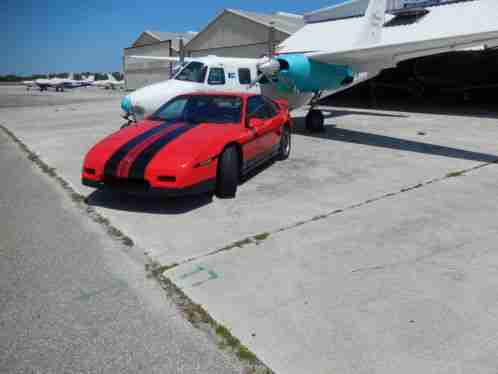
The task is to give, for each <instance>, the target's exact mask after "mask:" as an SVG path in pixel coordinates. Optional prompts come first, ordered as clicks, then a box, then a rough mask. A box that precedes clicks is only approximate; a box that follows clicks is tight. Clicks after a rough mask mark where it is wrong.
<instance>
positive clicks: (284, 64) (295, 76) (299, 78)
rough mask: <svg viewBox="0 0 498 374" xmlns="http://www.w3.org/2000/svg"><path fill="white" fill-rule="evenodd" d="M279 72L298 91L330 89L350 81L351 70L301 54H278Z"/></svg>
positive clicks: (351, 76)
mask: <svg viewBox="0 0 498 374" xmlns="http://www.w3.org/2000/svg"><path fill="white" fill-rule="evenodd" d="M276 58H277V60H278V62H279V63H280V72H279V74H280V75H281V76H282V77H285V78H286V79H287V80H290V81H292V82H293V83H294V85H295V87H296V88H297V89H298V90H299V91H300V92H316V91H323V90H332V89H337V88H340V87H341V86H343V85H345V84H348V83H351V82H352V80H353V71H352V70H351V68H350V67H348V66H343V65H332V64H325V63H321V62H318V61H314V60H311V59H309V58H308V57H306V56H305V55H303V54H289V55H280V56H277V57H276Z"/></svg>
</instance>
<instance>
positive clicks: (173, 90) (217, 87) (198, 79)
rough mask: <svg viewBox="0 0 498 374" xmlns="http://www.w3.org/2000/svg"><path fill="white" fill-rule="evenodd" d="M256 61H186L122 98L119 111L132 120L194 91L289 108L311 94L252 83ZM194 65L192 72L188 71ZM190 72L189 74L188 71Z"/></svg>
mask: <svg viewBox="0 0 498 374" xmlns="http://www.w3.org/2000/svg"><path fill="white" fill-rule="evenodd" d="M260 61H261V60H260V59H246V58H224V57H216V56H208V57H202V58H199V59H195V60H193V59H192V60H190V62H189V63H188V64H186V65H185V67H183V69H182V70H180V71H179V72H178V73H177V74H176V75H175V76H174V77H173V78H171V79H169V80H166V81H163V82H159V83H155V84H152V85H150V86H146V87H143V88H140V89H138V90H136V91H134V92H132V93H130V94H129V95H128V96H126V97H125V98H124V99H123V102H122V108H123V110H124V111H125V112H127V114H132V117H133V118H134V119H135V120H141V119H142V118H144V117H145V116H148V115H150V114H152V113H154V112H155V111H156V110H157V109H158V108H159V107H160V106H161V105H163V104H165V103H166V102H168V101H169V100H171V99H173V98H174V97H176V96H178V95H183V94H188V93H194V92H216V91H219V92H251V93H257V94H263V95H265V96H268V97H270V98H273V99H282V98H284V99H287V100H288V101H289V106H290V107H291V108H297V107H300V106H303V105H306V104H307V102H308V101H309V100H310V98H311V96H312V95H311V94H298V93H296V92H293V91H289V92H282V91H281V90H278V89H277V87H276V86H275V85H274V84H272V83H266V84H263V83H255V84H254V83H253V81H255V79H256V78H257V76H258V68H257V64H258V62H260ZM192 64H196V65H195V67H196V69H193V68H190V67H191V66H193V65H192ZM188 69H191V70H192V71H189V70H188Z"/></svg>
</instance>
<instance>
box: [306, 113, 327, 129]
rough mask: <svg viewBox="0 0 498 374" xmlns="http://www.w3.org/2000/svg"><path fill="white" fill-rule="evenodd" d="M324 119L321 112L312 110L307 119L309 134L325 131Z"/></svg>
mask: <svg viewBox="0 0 498 374" xmlns="http://www.w3.org/2000/svg"><path fill="white" fill-rule="evenodd" d="M324 121H325V120H324V117H323V113H322V111H321V110H318V109H311V110H310V111H309V112H308V114H307V115H306V118H305V123H306V130H308V131H309V132H323V131H325V126H324Z"/></svg>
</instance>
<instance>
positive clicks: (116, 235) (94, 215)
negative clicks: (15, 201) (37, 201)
mask: <svg viewBox="0 0 498 374" xmlns="http://www.w3.org/2000/svg"><path fill="white" fill-rule="evenodd" d="M0 129H2V131H3V132H4V133H5V134H6V135H7V136H8V137H9V138H10V139H11V140H12V141H13V142H14V143H15V144H17V146H19V148H20V149H21V150H22V151H23V152H24V154H26V156H27V158H28V160H30V161H31V162H33V163H34V164H35V165H36V166H38V168H39V169H40V170H41V171H42V172H43V173H44V174H46V175H48V176H49V177H50V178H52V179H54V180H55V181H56V182H57V183H58V184H59V185H60V186H61V187H62V189H63V190H64V191H65V192H66V193H68V194H69V197H70V198H71V200H72V201H73V202H74V203H75V204H76V205H77V206H78V208H80V209H81V210H83V211H84V212H85V213H86V214H87V215H88V217H90V218H91V219H92V220H93V221H94V222H96V223H98V224H100V225H102V226H103V227H104V228H105V230H106V232H107V233H108V234H109V236H111V237H112V238H113V239H115V240H118V241H120V242H121V243H122V244H123V245H125V246H126V247H133V246H134V245H135V244H134V242H133V240H132V239H131V238H130V237H128V236H127V235H125V234H124V233H123V232H122V231H121V230H119V229H118V228H117V227H115V226H114V225H113V224H112V223H111V222H110V221H109V220H108V219H107V218H105V217H104V216H102V215H101V214H100V213H98V212H97V211H96V210H95V208H93V207H91V206H89V205H88V204H86V201H85V200H86V198H85V196H83V195H82V194H80V193H78V192H76V191H75V190H74V188H73V187H72V186H71V185H70V184H69V183H68V182H67V181H66V180H65V179H64V178H62V177H61V176H60V175H59V174H58V173H57V171H56V170H55V168H53V167H50V166H49V165H47V164H46V163H45V162H44V161H43V160H42V159H41V158H40V157H39V156H38V155H37V154H36V153H34V152H33V151H31V149H29V147H28V146H27V145H26V144H25V143H24V142H23V141H22V140H21V139H19V138H18V137H17V136H16V135H15V134H14V133H13V132H11V131H10V130H9V129H7V128H6V127H5V126H3V124H0Z"/></svg>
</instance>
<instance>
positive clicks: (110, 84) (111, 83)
mask: <svg viewBox="0 0 498 374" xmlns="http://www.w3.org/2000/svg"><path fill="white" fill-rule="evenodd" d="M106 75H107V79H105V80H100V81H95V82H94V83H93V86H96V87H100V88H104V89H106V90H109V89H112V90H114V89H116V88H123V87H124V85H125V82H124V80H121V81H118V80H116V78H114V76H113V75H112V74H109V73H107V74H106Z"/></svg>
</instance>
